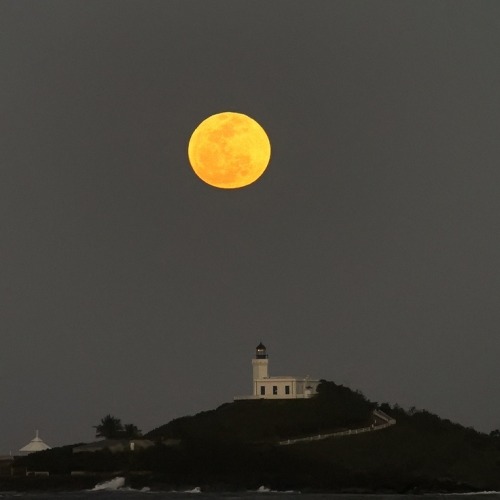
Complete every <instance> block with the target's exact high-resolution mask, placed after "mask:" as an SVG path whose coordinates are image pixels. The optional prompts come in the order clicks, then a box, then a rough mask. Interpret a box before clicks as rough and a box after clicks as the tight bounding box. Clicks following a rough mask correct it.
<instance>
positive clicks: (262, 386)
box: [260, 385, 266, 396]
mask: <svg viewBox="0 0 500 500" xmlns="http://www.w3.org/2000/svg"><path fill="white" fill-rule="evenodd" d="M265 394H266V387H265V386H264V385H261V386H260V395H261V396H265Z"/></svg>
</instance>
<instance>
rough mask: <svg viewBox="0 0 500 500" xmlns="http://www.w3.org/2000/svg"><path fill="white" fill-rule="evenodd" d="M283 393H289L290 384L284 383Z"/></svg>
mask: <svg viewBox="0 0 500 500" xmlns="http://www.w3.org/2000/svg"><path fill="white" fill-rule="evenodd" d="M285 394H290V386H289V385H285Z"/></svg>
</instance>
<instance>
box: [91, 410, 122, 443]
mask: <svg viewBox="0 0 500 500" xmlns="http://www.w3.org/2000/svg"><path fill="white" fill-rule="evenodd" d="M93 427H94V429H95V435H96V437H103V438H106V439H116V438H118V437H120V436H121V435H123V425H122V421H121V420H120V419H119V418H116V417H113V416H112V415H109V414H108V415H106V416H105V417H104V418H102V419H101V423H100V424H99V425H94V426H93Z"/></svg>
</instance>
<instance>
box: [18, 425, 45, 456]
mask: <svg viewBox="0 0 500 500" xmlns="http://www.w3.org/2000/svg"><path fill="white" fill-rule="evenodd" d="M43 450H50V446H49V445H47V444H45V443H44V442H43V440H42V439H41V438H39V437H38V429H37V430H36V431H35V437H34V438H33V439H32V440H31V441H30V442H29V443H28V444H27V445H26V446H23V447H22V448H21V449H20V450H19V452H20V453H26V454H29V453H35V452H36V451H43Z"/></svg>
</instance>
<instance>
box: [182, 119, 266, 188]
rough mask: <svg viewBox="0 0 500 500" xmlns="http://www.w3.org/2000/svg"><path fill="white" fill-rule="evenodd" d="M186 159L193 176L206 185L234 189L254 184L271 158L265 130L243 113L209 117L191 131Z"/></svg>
mask: <svg viewBox="0 0 500 500" xmlns="http://www.w3.org/2000/svg"><path fill="white" fill-rule="evenodd" d="M188 157H189V162H190V163H191V166H192V167H193V170H194V171H195V173H196V175H197V176H198V177H199V178H200V179H201V180H203V181H205V182H206V183H207V184H210V185H211V186H215V187H218V188H223V189H235V188H241V187H244V186H248V185H249V184H251V183H252V182H255V181H256V180H257V179H258V178H259V177H260V176H261V175H262V174H263V173H264V171H265V170H266V168H267V165H268V164H269V159H270V158H271V143H270V142H269V138H268V137H267V134H266V132H265V131H264V129H263V128H262V127H261V126H260V125H259V124H258V123H257V122H256V121H255V120H254V119H253V118H250V117H249V116H247V115H244V114H242V113H234V112H230V111H227V112H224V113H217V114H215V115H212V116H209V117H208V118H206V119H205V120H203V121H202V122H201V123H200V124H199V125H198V126H197V127H196V129H195V130H194V132H193V134H192V135H191V139H190V140H189V146H188Z"/></svg>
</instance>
